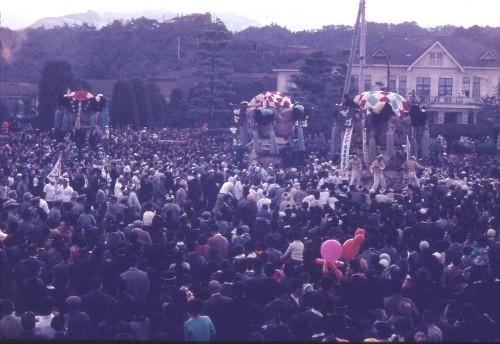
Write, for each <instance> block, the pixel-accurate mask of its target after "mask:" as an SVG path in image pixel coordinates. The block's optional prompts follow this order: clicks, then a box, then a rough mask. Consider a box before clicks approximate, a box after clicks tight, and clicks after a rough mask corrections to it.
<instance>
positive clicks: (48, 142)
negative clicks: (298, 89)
mask: <svg viewBox="0 0 500 344" xmlns="http://www.w3.org/2000/svg"><path fill="white" fill-rule="evenodd" d="M316 137H317V140H316V141H315V142H316V144H315V146H313V147H311V146H309V149H308V152H307V156H306V158H305V163H304V164H303V165H301V166H292V167H285V166H280V165H273V164H261V163H258V162H257V161H256V160H255V157H254V156H252V154H249V153H248V152H245V151H244V150H242V149H241V148H238V147H237V146H235V145H234V144H233V139H232V137H231V135H230V134H228V133H213V134H212V133H209V132H208V133H196V132H193V131H192V130H188V129H186V130H177V129H163V130H150V129H148V130H131V129H110V130H109V131H108V132H107V133H105V134H103V135H100V134H99V135H93V136H92V135H91V137H90V141H89V142H88V144H87V145H83V146H82V145H78V146H77V145H76V144H75V140H74V138H72V137H71V136H70V135H66V136H64V135H59V134H56V133H44V132H39V131H36V130H26V131H19V132H13V133H11V134H10V135H9V137H8V138H5V139H4V140H5V141H4V142H3V145H2V146H1V147H0V168H1V169H0V184H1V185H0V201H1V202H0V203H1V204H0V210H1V216H0V270H1V271H0V299H1V300H0V304H1V307H0V311H1V313H0V338H3V339H24V340H33V339H68V340H91V339H99V340H188V341H209V340H226V341H248V340H251V341H318V342H321V341H363V340H367V341H388V340H389V341H435V342H439V341H465V342H472V341H494V340H498V339H499V338H500V326H499V325H498V324H499V323H500V239H499V237H498V235H497V231H498V227H499V224H500V188H499V184H498V183H499V181H498V176H499V173H498V168H496V167H495V166H499V163H500V160H499V157H498V156H474V157H471V156H468V157H467V159H466V160H460V159H457V160H451V159H448V158H447V157H446V156H444V157H443V158H442V159H440V165H439V166H430V167H431V168H426V169H425V170H424V171H422V169H423V168H424V166H425V164H424V166H421V165H420V164H419V163H418V162H417V161H416V160H414V159H412V160H409V161H408V162H406V163H405V165H404V166H402V168H404V169H405V171H406V172H407V175H408V181H407V184H408V187H407V188H405V189H392V186H391V184H390V181H389V182H387V184H388V185H385V184H386V181H385V179H383V175H384V168H385V166H384V162H383V160H384V157H383V156H382V157H379V158H378V159H377V161H376V162H374V164H372V165H371V166H366V167H363V164H362V162H361V161H360V160H359V158H357V157H354V158H353V159H352V161H351V163H350V164H349V166H350V167H349V168H350V170H351V176H352V178H348V177H345V174H344V173H342V171H339V170H338V169H337V168H336V166H338V161H337V159H335V158H333V157H331V156H330V155H329V154H328V153H326V149H325V147H324V142H323V141H325V140H324V139H323V138H322V137H320V136H316ZM322 142H323V144H322ZM325 142H326V141H325ZM58 159H60V161H61V171H60V173H59V174H58V175H57V177H56V178H53V175H51V178H47V176H48V175H49V174H50V172H51V170H52V169H53V166H54V164H55V163H56V161H58ZM370 167H371V170H372V172H373V173H374V174H375V182H376V183H378V184H381V186H383V187H382V188H377V187H375V188H374V187H372V182H371V180H367V178H366V173H368V172H367V170H368V169H369V168H370ZM398 173H400V174H401V173H402V171H399V172H398ZM382 180H383V181H382ZM382 184H384V185H382ZM376 186H378V185H376ZM358 228H363V229H364V230H365V232H366V234H365V237H366V240H365V242H364V243H363V244H362V247H361V250H360V252H359V254H358V255H357V256H356V257H354V259H352V260H344V261H343V266H342V267H341V268H340V269H341V271H342V276H341V277H340V278H339V277H338V276H336V275H333V274H328V273H327V274H325V273H323V271H322V267H321V266H320V265H318V264H317V263H316V258H319V257H320V247H321V244H322V243H323V242H324V241H325V240H327V239H336V240H338V241H339V242H341V243H342V242H344V241H345V240H347V239H349V238H352V237H353V235H354V232H355V231H356V230H357V229H358Z"/></svg>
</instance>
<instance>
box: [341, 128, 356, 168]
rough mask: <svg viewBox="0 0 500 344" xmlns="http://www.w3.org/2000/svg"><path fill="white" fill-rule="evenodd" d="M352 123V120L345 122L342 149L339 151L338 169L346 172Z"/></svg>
mask: <svg viewBox="0 0 500 344" xmlns="http://www.w3.org/2000/svg"><path fill="white" fill-rule="evenodd" d="M352 130H353V123H352V119H350V118H349V119H348V120H347V121H346V127H345V131H344V139H343V140H342V147H341V149H340V169H341V170H346V169H347V164H348V163H349V151H350V149H351V138H352Z"/></svg>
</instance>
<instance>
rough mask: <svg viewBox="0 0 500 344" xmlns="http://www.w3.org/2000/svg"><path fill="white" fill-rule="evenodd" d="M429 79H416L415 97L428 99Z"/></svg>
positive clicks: (429, 92) (429, 93)
mask: <svg viewBox="0 0 500 344" xmlns="http://www.w3.org/2000/svg"><path fill="white" fill-rule="evenodd" d="M430 95H431V78H424V77H417V96H419V97H430Z"/></svg>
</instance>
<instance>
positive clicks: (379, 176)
mask: <svg viewBox="0 0 500 344" xmlns="http://www.w3.org/2000/svg"><path fill="white" fill-rule="evenodd" d="M384 170H385V163H384V156H383V155H382V154H380V155H379V156H377V159H375V161H374V162H373V163H372V165H371V166H370V172H371V173H373V186H372V187H371V189H370V193H375V192H377V190H378V188H379V187H380V191H381V192H384V191H385V189H386V188H387V184H386V182H385V177H384Z"/></svg>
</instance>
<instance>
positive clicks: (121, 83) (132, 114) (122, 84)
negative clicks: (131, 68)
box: [110, 80, 139, 127]
mask: <svg viewBox="0 0 500 344" xmlns="http://www.w3.org/2000/svg"><path fill="white" fill-rule="evenodd" d="M110 121H111V124H112V125H116V126H120V127H122V126H126V125H132V126H134V127H137V126H138V124H139V121H138V116H137V102H136V99H135V94H134V88H133V87H132V83H131V82H130V81H129V80H118V81H117V82H115V85H114V86H113V97H112V100H111V113H110Z"/></svg>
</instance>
